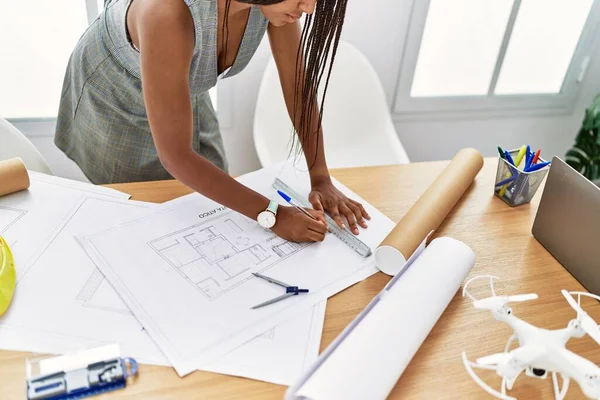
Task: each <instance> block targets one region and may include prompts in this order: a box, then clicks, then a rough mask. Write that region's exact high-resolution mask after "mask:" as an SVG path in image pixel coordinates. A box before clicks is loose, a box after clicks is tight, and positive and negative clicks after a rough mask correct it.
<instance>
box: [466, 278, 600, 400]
mask: <svg viewBox="0 0 600 400" xmlns="http://www.w3.org/2000/svg"><path fill="white" fill-rule="evenodd" d="M484 278H488V279H489V280H490V287H491V291H492V297H488V298H485V299H481V300H477V299H476V298H474V297H473V296H472V295H471V294H470V293H469V292H468V291H467V287H468V286H469V284H470V283H471V282H473V281H474V280H477V279H484ZM494 279H498V278H497V277H495V276H491V275H483V276H476V277H474V278H472V279H470V280H468V281H467V282H466V283H465V285H464V288H463V293H462V294H463V296H465V295H466V296H468V297H469V298H470V299H471V300H472V301H473V305H474V306H475V308H477V309H483V310H489V311H491V312H492V315H493V316H494V318H496V319H497V320H498V321H502V322H505V323H506V324H508V325H509V326H510V327H511V328H512V329H513V331H514V333H513V335H512V336H511V337H510V338H509V339H508V342H507V343H506V347H505V348H504V352H503V353H496V354H492V355H489V356H485V357H481V358H478V359H477V362H472V361H469V360H468V359H467V356H466V353H465V352H463V353H462V359H463V363H464V365H465V368H466V369H467V372H468V373H469V375H470V376H471V378H473V380H474V381H475V382H476V383H477V384H478V385H479V386H480V387H481V388H482V389H484V390H485V391H486V392H488V393H489V394H491V395H493V396H495V397H497V398H499V399H504V400H515V398H514V397H510V396H507V395H506V390H507V389H508V390H511V389H512V388H513V385H514V383H515V380H516V379H517V377H518V376H519V375H520V374H521V372H523V371H525V374H526V375H527V376H530V377H533V378H538V379H546V378H547V376H548V373H549V372H551V373H552V386H553V388H554V397H555V399H556V400H562V399H563V398H564V397H565V395H566V394H567V389H568V388H569V380H571V379H573V380H575V381H576V382H577V383H578V384H579V386H580V387H581V390H582V391H583V393H584V394H585V395H586V396H587V397H588V398H592V399H600V368H598V367H597V366H596V365H595V364H594V363H592V362H591V361H589V360H587V359H585V358H583V357H581V356H580V355H578V354H575V353H573V352H572V351H569V350H567V349H566V348H565V345H566V344H567V342H568V341H569V339H571V338H581V337H583V336H584V335H585V334H586V333H587V334H588V335H589V336H590V337H592V339H594V340H595V341H596V343H598V344H600V329H599V327H598V324H597V323H596V322H595V321H594V320H593V319H592V317H590V316H589V315H588V314H587V313H586V312H585V311H583V310H582V309H581V307H580V305H579V304H580V300H581V296H587V297H591V298H594V299H596V300H600V297H599V296H596V295H593V294H590V293H584V292H567V291H566V290H562V291H561V293H562V294H563V296H565V298H566V299H567V302H568V303H569V304H570V305H571V307H572V308H573V309H574V310H575V311H577V318H576V319H573V320H571V321H569V324H568V325H567V326H566V327H565V328H563V329H556V330H548V329H542V328H538V327H536V326H533V325H531V324H529V323H527V322H525V321H523V320H521V319H519V318H517V317H516V316H515V315H514V314H513V312H512V309H511V308H510V307H508V303H511V302H521V301H527V300H534V299H537V298H538V296H537V294H534V293H530V294H521V295H515V296H496V292H495V291H494ZM573 295H577V301H575V299H574V298H573ZM515 339H517V340H518V341H519V347H517V348H516V349H513V350H510V346H511V344H512V343H513V341H514V340H515ZM473 367H475V368H481V369H489V370H495V371H496V373H497V374H498V375H500V376H501V377H502V385H501V389H500V390H501V391H497V390H494V389H492V388H491V387H490V386H489V385H487V384H486V383H485V382H484V381H483V380H481V378H479V376H477V374H475V372H474V371H473ZM558 374H560V375H561V377H562V380H563V384H562V388H560V389H559V384H558V377H557V375H558Z"/></svg>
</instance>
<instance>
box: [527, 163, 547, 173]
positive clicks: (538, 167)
mask: <svg viewBox="0 0 600 400" xmlns="http://www.w3.org/2000/svg"><path fill="white" fill-rule="evenodd" d="M550 163H551V161H546V162H544V163H541V164H535V165H532V166H531V167H530V168H529V169H526V170H525V172H534V171H537V170H540V169H542V168H544V167H545V166H546V165H548V164H550Z"/></svg>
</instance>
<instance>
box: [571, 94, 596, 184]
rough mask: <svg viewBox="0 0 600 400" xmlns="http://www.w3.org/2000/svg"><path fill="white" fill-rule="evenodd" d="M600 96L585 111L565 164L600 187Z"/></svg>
mask: <svg viewBox="0 0 600 400" xmlns="http://www.w3.org/2000/svg"><path fill="white" fill-rule="evenodd" d="M599 131H600V95H598V96H596V98H595V99H594V101H593V102H592V104H591V105H590V106H589V107H588V108H587V109H586V110H585V117H584V118H583V122H582V124H581V128H580V129H579V133H578V134H577V137H576V138H575V144H574V145H573V147H572V148H571V149H570V150H569V151H567V154H566V159H565V162H566V163H567V164H569V165H570V166H571V167H573V168H574V169H576V170H577V171H579V172H580V173H581V174H582V175H583V176H585V177H586V178H588V179H589V180H590V181H592V182H594V183H595V184H596V185H600V133H599Z"/></svg>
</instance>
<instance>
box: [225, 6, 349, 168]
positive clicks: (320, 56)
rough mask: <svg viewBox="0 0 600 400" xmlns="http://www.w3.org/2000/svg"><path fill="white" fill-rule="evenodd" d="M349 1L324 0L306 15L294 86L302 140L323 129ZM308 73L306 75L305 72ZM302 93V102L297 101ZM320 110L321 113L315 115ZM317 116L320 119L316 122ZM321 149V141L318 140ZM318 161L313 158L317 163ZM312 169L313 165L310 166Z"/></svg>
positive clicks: (296, 119) (295, 112) (296, 125)
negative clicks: (327, 97)
mask: <svg viewBox="0 0 600 400" xmlns="http://www.w3.org/2000/svg"><path fill="white" fill-rule="evenodd" d="M236 1H238V2H240V3H248V4H254V5H263V6H266V5H272V4H276V3H280V2H282V1H284V0H236ZM347 3H348V0H320V1H317V2H316V3H315V10H314V12H313V13H312V14H309V15H307V16H306V20H305V23H304V27H303V29H302V36H301V38H300V46H299V47H298V52H297V56H296V79H295V85H294V87H295V89H294V107H293V121H294V123H293V124H292V125H294V130H295V133H296V135H294V138H293V140H295V138H296V136H298V137H299V138H300V139H302V140H304V139H308V138H310V136H312V135H316V138H317V139H318V133H319V131H320V129H321V123H322V120H323V110H324V103H325V96H326V94H327V87H328V85H329V77H330V75H331V70H332V68H333V62H334V60H335V55H336V52H337V47H338V43H339V41H340V36H341V33H342V27H343V24H344V17H345V15H346V5H347ZM230 4H231V0H226V5H225V20H224V30H223V33H224V34H223V38H224V40H225V42H224V43H223V49H224V54H227V36H228V26H227V20H228V15H229V5H230ZM302 72H304V74H302ZM325 72H327V76H326V79H325V87H324V89H323V96H322V98H321V107H320V108H319V107H318V104H319V103H318V99H317V97H318V88H319V87H320V85H321V80H322V78H323V75H324V73H325ZM299 94H300V98H301V102H302V104H300V105H298V104H297V99H298V97H299V96H298V95H299ZM315 109H317V112H318V115H315ZM315 119H316V121H315ZM315 124H316V125H315ZM316 146H317V150H318V146H319V142H318V140H317V143H316ZM315 161H316V159H315V160H313V163H314V162H315ZM309 168H310V166H309Z"/></svg>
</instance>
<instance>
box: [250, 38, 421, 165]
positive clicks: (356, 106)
mask: <svg viewBox="0 0 600 400" xmlns="http://www.w3.org/2000/svg"><path fill="white" fill-rule="evenodd" d="M324 82H325V79H322V82H321V87H320V88H319V93H320V94H319V101H320V99H321V98H322V93H323V87H324ZM292 132H293V131H292V123H291V119H290V116H289V114H288V111H287V108H286V105H285V102H284V98H283V92H282V89H281V84H280V82H279V75H278V71H277V68H276V65H275V62H274V60H273V59H271V60H270V61H269V63H268V65H267V68H266V69H265V72H264V74H263V78H262V81H261V85H260V89H259V93H258V99H257V104H256V110H255V116H254V132H253V134H254V143H255V146H256V152H257V154H258V158H259V160H260V162H261V164H262V166H263V167H266V166H268V165H271V164H274V163H278V162H280V161H283V160H286V159H287V158H288V157H289V156H290V145H291V143H292V142H291V140H292ZM323 134H324V141H325V153H326V158H327V165H328V166H329V167H330V168H341V167H354V166H372V165H386V164H405V163H408V162H410V161H409V158H408V155H407V154H406V151H405V150H404V147H403V146H402V144H401V142H400V139H399V138H398V135H397V133H396V130H395V128H394V124H393V121H392V118H391V115H390V111H389V107H388V104H387V101H386V97H385V92H384V90H383V87H382V85H381V81H380V80H379V77H378V76H377V73H376V72H375V70H374V69H373V67H372V66H371V64H370V63H369V61H368V60H367V58H366V57H365V56H364V55H363V54H361V53H360V52H359V51H358V50H357V49H356V48H355V47H353V46H352V45H350V44H349V43H347V42H344V41H341V42H340V44H339V47H338V51H337V53H336V58H335V63H334V66H333V70H332V73H331V78H330V81H329V86H328V88H327V95H326V98H325V107H324V110H323Z"/></svg>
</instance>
